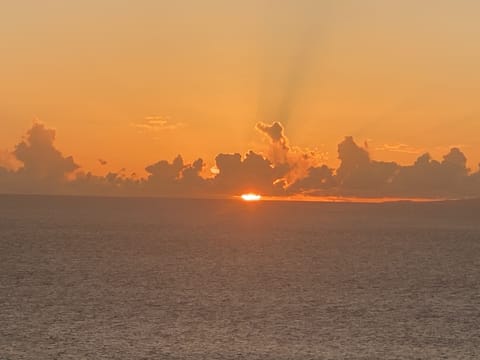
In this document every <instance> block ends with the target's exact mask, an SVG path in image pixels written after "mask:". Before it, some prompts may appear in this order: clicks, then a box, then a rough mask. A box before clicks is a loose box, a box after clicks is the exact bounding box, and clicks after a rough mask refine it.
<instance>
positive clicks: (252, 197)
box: [242, 193, 262, 201]
mask: <svg viewBox="0 0 480 360" xmlns="http://www.w3.org/2000/svg"><path fill="white" fill-rule="evenodd" d="M261 199H262V196H261V195H258V194H252V193H249V194H243V195H242V200H244V201H259V200H261Z"/></svg>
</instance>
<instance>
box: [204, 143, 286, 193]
mask: <svg viewBox="0 0 480 360" xmlns="http://www.w3.org/2000/svg"><path fill="white" fill-rule="evenodd" d="M215 163H216V167H217V169H218V170H219V173H218V174H217V175H216V176H215V178H214V179H213V180H212V187H213V189H214V191H215V192H218V193H221V194H242V193H245V192H258V193H262V194H265V195H276V194H280V193H282V192H283V185H282V178H283V176H285V174H286V173H287V171H288V166H287V165H279V166H274V165H273V164H272V163H271V162H270V161H269V160H268V159H266V158H264V157H263V156H262V155H260V154H257V153H255V152H253V151H250V152H248V153H247V154H246V156H245V158H244V159H242V157H241V155H240V154H219V155H217V157H216V158H215Z"/></svg>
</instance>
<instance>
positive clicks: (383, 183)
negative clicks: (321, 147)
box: [336, 136, 399, 196]
mask: <svg viewBox="0 0 480 360" xmlns="http://www.w3.org/2000/svg"><path fill="white" fill-rule="evenodd" d="M338 158H339V159H340V161H341V163H340V167H339V168H338V169H337V172H336V181H337V183H338V186H339V191H340V193H341V194H343V195H348V196H355V195H356V196H382V195H383V194H384V193H385V192H386V191H387V188H388V186H389V184H390V183H391V182H392V181H393V178H394V177H395V174H396V172H397V171H398V169H399V165H397V164H396V163H394V162H380V161H373V160H371V159H370V155H369V153H368V151H367V149H366V148H362V147H360V146H358V145H357V144H356V143H355V141H354V140H353V138H352V137H351V136H348V137H346V138H345V139H344V140H343V142H341V143H340V144H339V145H338Z"/></svg>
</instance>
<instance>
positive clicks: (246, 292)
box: [0, 196, 480, 360]
mask: <svg viewBox="0 0 480 360" xmlns="http://www.w3.org/2000/svg"><path fill="white" fill-rule="evenodd" d="M479 220H480V202H476V201H460V202H439V203H407V202H405V203H387V204H340V203H313V202H303V203H302V202H277V201H262V202H256V203H246V202H242V201H241V200H236V199H234V200H185V199H183V200H182V199H132V198H129V199H122V198H82V197H47V196H0V359H1V360H6V359H12V360H13V359H15V360H16V359H166V360H169V359H268V360H269V359H271V360H281V359H442V358H444V359H478V358H480V221H479Z"/></svg>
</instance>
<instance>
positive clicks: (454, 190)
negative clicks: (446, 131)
mask: <svg viewBox="0 0 480 360" xmlns="http://www.w3.org/2000/svg"><path fill="white" fill-rule="evenodd" d="M256 129H257V130H258V131H259V132H260V133H261V134H262V135H263V136H265V138H266V139H267V140H268V144H269V145H268V146H269V148H268V151H266V153H265V154H262V153H257V152H254V151H249V152H247V153H246V154H245V155H244V156H242V155H241V154H239V153H235V154H222V153H221V154H218V155H217V156H216V158H215V166H216V169H217V170H218V171H216V174H212V176H211V177H205V176H202V173H203V170H204V168H205V166H206V164H205V162H204V160H202V159H197V160H195V161H194V162H192V163H186V162H185V161H184V160H183V158H182V157H181V156H180V155H179V156H177V157H176V158H175V159H173V160H172V161H171V162H169V161H167V160H160V161H158V162H156V163H154V164H151V165H149V166H147V167H146V168H145V170H146V171H147V174H148V175H147V177H145V178H140V179H138V178H136V177H135V176H134V175H133V174H132V175H131V176H126V175H125V174H123V173H121V172H120V173H113V172H112V173H108V174H107V175H105V176H97V175H94V174H92V173H90V172H85V171H83V170H82V169H81V168H80V166H79V165H78V164H77V163H76V162H75V160H74V159H73V157H72V156H65V155H63V154H62V152H61V151H60V150H58V149H57V148H56V147H55V144H54V142H55V136H56V133H55V130H53V129H49V128H47V127H45V125H43V124H39V123H36V124H34V125H33V126H32V128H31V129H30V130H28V131H27V133H26V135H25V137H24V139H22V141H20V142H19V143H18V144H17V145H16V146H15V147H14V149H13V151H11V152H10V153H9V154H4V155H3V157H4V158H6V157H9V158H10V159H11V160H13V161H14V162H16V163H17V164H20V165H19V166H17V167H15V168H12V167H9V166H7V165H4V166H2V165H0V193H39V194H75V195H117V196H122V195H123V196H185V197H197V196H198V197H203V196H207V197H208V196H231V195H238V194H241V193H245V192H258V193H261V194H263V195H270V196H292V195H307V196H348V197H395V198H417V197H422V198H460V197H462V198H463V197H480V171H479V170H477V171H476V172H472V171H471V170H470V169H468V168H467V166H466V164H467V158H466V156H465V155H464V154H463V153H462V151H461V150H460V149H458V148H452V149H451V150H450V151H449V152H448V153H447V154H446V155H445V156H444V157H443V159H442V160H440V161H439V160H435V159H432V158H431V156H430V155H429V154H428V153H425V154H422V155H420V156H419V157H418V159H417V160H416V161H415V162H414V163H413V164H412V165H408V166H402V165H399V164H397V163H395V162H383V161H376V160H373V159H371V156H370V154H369V152H368V149H367V148H365V147H362V146H360V145H358V144H357V143H356V142H355V140H354V139H353V138H352V137H346V138H345V139H344V140H343V141H342V142H341V143H340V144H339V145H338V158H339V160H340V166H339V167H338V168H337V169H333V168H329V167H328V166H326V165H324V164H322V163H321V156H320V154H317V153H315V152H312V151H306V150H303V149H300V148H297V147H293V146H291V145H290V143H289V140H288V138H287V137H286V135H285V131H284V128H283V126H282V125H281V124H280V123H278V122H274V123H273V124H264V123H258V124H257V125H256ZM7 155H8V156H7ZM99 161H101V163H102V165H106V164H107V162H106V161H104V160H99Z"/></svg>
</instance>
